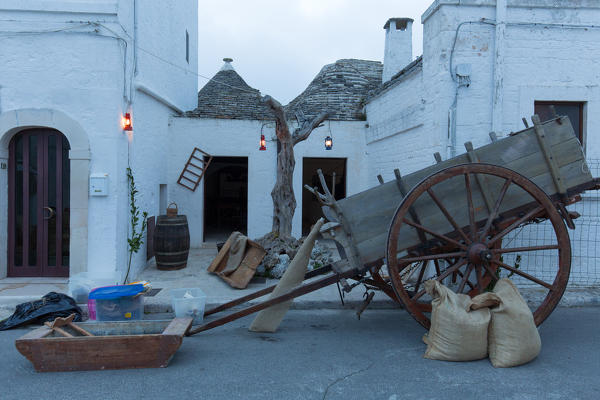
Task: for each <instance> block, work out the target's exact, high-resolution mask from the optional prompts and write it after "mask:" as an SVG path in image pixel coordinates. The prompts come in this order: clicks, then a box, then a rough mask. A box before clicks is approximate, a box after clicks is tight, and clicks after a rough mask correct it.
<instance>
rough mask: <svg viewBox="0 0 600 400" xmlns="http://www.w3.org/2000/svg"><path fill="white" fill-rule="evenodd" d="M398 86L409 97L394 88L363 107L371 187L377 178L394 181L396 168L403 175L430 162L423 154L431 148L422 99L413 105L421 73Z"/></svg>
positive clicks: (419, 92) (415, 72) (415, 71)
mask: <svg viewBox="0 0 600 400" xmlns="http://www.w3.org/2000/svg"><path fill="white" fill-rule="evenodd" d="M399 84H400V85H402V87H403V91H405V92H406V93H411V95H403V96H398V92H397V89H396V87H395V86H393V87H390V88H389V89H387V90H386V91H385V92H382V93H381V94H380V95H379V96H377V97H376V98H374V99H373V100H372V101H371V102H369V103H368V104H367V106H366V111H367V117H368V121H367V122H368V128H366V129H365V133H366V134H365V137H366V143H367V154H368V160H369V176H368V182H369V184H370V186H374V185H376V184H377V183H378V181H377V175H379V174H381V176H382V177H383V178H384V180H385V181H388V180H391V179H394V169H395V168H398V169H399V170H400V173H401V174H403V175H405V174H407V173H410V172H413V171H415V170H417V169H419V168H420V167H421V166H422V165H423V164H424V163H426V162H430V160H431V159H432V157H431V154H427V153H426V152H424V151H422V150H423V149H424V148H427V147H431V146H432V145H433V143H431V141H432V138H431V136H429V135H425V131H424V123H425V98H422V99H421V100H420V101H416V102H415V99H416V97H417V96H418V95H419V94H422V93H423V81H422V74H421V69H420V68H417V69H415V70H414V71H413V72H410V73H409V74H407V75H406V76H405V77H404V78H402V82H401V83H399Z"/></svg>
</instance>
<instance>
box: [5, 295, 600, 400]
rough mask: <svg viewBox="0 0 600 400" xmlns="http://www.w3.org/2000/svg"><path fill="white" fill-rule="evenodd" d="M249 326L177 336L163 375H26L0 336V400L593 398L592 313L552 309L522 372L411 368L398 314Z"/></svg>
mask: <svg viewBox="0 0 600 400" xmlns="http://www.w3.org/2000/svg"><path fill="white" fill-rule="evenodd" d="M251 320H252V319H251V318H246V319H243V320H241V321H236V322H234V323H232V324H229V325H228V326H225V327H220V328H216V329H214V330H212V331H208V332H204V333H201V334H198V335H196V336H194V337H190V338H185V340H184V343H183V345H182V347H181V348H180V349H179V351H178V352H177V353H176V355H175V357H174V358H173V360H172V361H171V364H170V365H169V367H168V368H166V369H145V370H125V371H91V372H73V373H36V372H35V371H34V370H33V368H32V366H31V364H30V363H29V361H27V360H26V359H25V358H24V357H22V356H21V355H20V354H19V353H18V352H17V350H16V349H15V347H14V342H13V341H14V339H16V338H17V337H19V336H21V335H22V334H23V333H24V332H26V331H27V330H25V329H21V330H13V331H7V332H0V348H1V350H0V351H1V354H2V360H3V362H2V364H1V366H0V382H2V388H1V389H0V398H1V399H4V400H9V399H20V400H22V399H78V400H83V399H324V398H326V399H385V400H389V399H470V398H473V399H488V398H491V399H566V398H568V399H598V398H600V381H599V379H598V377H599V375H598V371H600V335H598V331H600V309H599V308H593V307H590V308H571V309H567V308H561V309H558V310H556V311H555V312H554V313H553V314H552V315H551V316H550V318H549V319H548V320H547V321H546V322H545V323H544V325H543V326H542V328H541V336H542V352H541V354H540V356H539V357H538V358H537V359H536V360H535V361H533V362H532V363H530V364H527V365H525V366H521V367H517V368H512V369H494V368H493V367H492V366H491V364H490V363H489V361H488V360H487V359H486V360H481V361H477V362H469V363H449V362H439V361H431V360H425V359H423V358H422V356H423V353H424V351H425V345H424V344H423V343H422V342H421V336H422V335H423V333H424V330H423V329H421V328H420V327H419V326H417V324H416V323H415V322H414V321H413V320H412V319H411V318H410V317H409V316H408V315H407V314H406V313H405V312H404V311H402V310H367V311H366V312H365V314H364V315H363V317H362V319H361V320H360V321H357V319H356V317H355V316H354V313H353V311H351V310H329V311H300V310H293V311H291V312H290V313H288V315H287V316H286V319H285V320H284V323H283V325H282V329H281V330H280V331H279V332H277V333H275V334H256V333H251V332H248V331H247V326H248V325H249V323H250V322H251Z"/></svg>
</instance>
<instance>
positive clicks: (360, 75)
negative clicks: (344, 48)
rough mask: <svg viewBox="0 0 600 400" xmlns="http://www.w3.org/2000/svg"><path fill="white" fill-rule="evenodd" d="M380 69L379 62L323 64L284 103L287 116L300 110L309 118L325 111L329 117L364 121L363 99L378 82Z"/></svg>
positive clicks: (343, 61)
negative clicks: (309, 81) (319, 69)
mask: <svg viewBox="0 0 600 400" xmlns="http://www.w3.org/2000/svg"><path fill="white" fill-rule="evenodd" d="M382 71H383V64H382V63H381V62H379V61H368V60H356V59H342V60H338V61H336V62H335V63H333V64H328V65H325V66H324V67H323V68H322V69H321V71H320V72H319V73H318V74H317V76H316V77H315V78H314V79H313V81H312V82H311V83H310V84H309V85H308V87H307V88H306V89H305V90H304V92H302V93H301V94H300V95H299V96H298V97H296V98H295V99H294V100H292V101H291V102H290V103H289V104H288V105H287V106H286V112H287V114H288V117H292V116H293V115H294V114H296V113H299V112H301V113H303V114H304V116H305V117H306V118H312V117H315V116H317V115H318V114H320V113H321V112H323V111H327V112H328V113H329V118H328V119H331V120H350V121H352V120H364V119H365V116H364V114H363V112H362V108H363V106H364V101H365V99H366V97H367V95H368V94H369V92H371V91H373V90H375V89H377V88H378V87H379V86H380V85H381V73H382Z"/></svg>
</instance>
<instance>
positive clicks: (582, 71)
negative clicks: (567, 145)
mask: <svg viewBox="0 0 600 400" xmlns="http://www.w3.org/2000/svg"><path fill="white" fill-rule="evenodd" d="M499 1H502V0H499ZM504 3H506V1H504ZM501 4H502V3H501ZM482 18H486V19H487V22H491V23H483V22H482ZM496 21H499V22H502V21H504V26H503V27H500V28H499V27H497V26H496V24H495V22H496ZM598 21H600V4H598V2H596V1H591V0H581V1H577V2H572V1H566V0H556V1H554V0H552V1H550V0H523V1H516V0H509V1H508V4H507V8H506V9H505V10H499V11H498V12H497V9H496V1H495V0H460V1H459V0H437V1H435V2H434V3H433V4H432V5H431V7H430V8H429V9H428V10H427V11H426V12H425V13H424V14H423V16H422V22H423V24H424V29H423V32H424V33H423V37H424V39H423V40H424V45H423V49H424V50H423V53H424V54H423V70H422V72H420V73H419V74H420V77H412V78H405V79H404V81H402V82H400V83H399V84H397V85H396V86H394V87H393V88H391V89H390V90H389V91H387V92H384V93H383V94H380V95H379V96H377V97H375V98H374V99H372V100H371V101H370V102H369V103H368V104H367V107H366V109H367V122H368V123H369V125H370V126H380V125H384V126H385V125H386V124H389V121H401V120H403V119H404V117H403V115H405V114H406V110H409V109H411V107H417V106H418V105H419V104H423V105H424V111H423V125H422V127H419V128H418V132H419V134H413V135H410V134H409V132H411V131H410V130H409V131H408V132H406V133H400V134H396V135H394V134H395V133H396V132H398V131H400V130H401V128H400V126H401V122H396V123H392V124H391V127H390V129H388V130H387V134H388V136H386V137H385V138H384V139H383V140H379V141H374V142H369V140H368V138H369V130H367V151H368V152H369V155H370V158H369V160H370V161H369V163H370V169H371V170H372V171H373V172H379V173H381V172H384V175H385V173H387V174H388V176H389V173H390V171H389V168H390V167H389V166H391V165H394V164H402V165H407V166H408V168H407V172H411V171H412V170H415V169H418V168H422V167H425V166H427V165H430V164H432V163H433V162H434V161H433V157H432V153H434V152H436V151H439V152H440V153H441V154H442V156H443V157H444V158H446V154H452V149H450V151H446V150H447V146H448V145H449V144H451V140H450V139H449V135H448V133H449V109H450V107H451V105H452V103H453V101H454V97H455V93H456V84H455V82H453V80H452V78H451V75H450V73H449V71H450V69H449V68H450V58H451V57H452V64H453V65H454V67H456V65H459V64H470V66H471V71H472V72H471V76H470V79H471V83H470V85H469V86H468V87H466V86H463V87H460V88H459V89H458V98H457V113H456V145H457V146H456V148H455V149H454V152H455V153H456V154H461V153H463V152H464V147H463V143H464V142H466V141H472V142H473V144H474V146H475V147H477V146H480V145H482V144H486V143H489V141H490V139H489V136H488V135H489V133H490V132H491V131H496V132H497V134H499V136H503V135H507V134H508V133H510V132H511V131H518V130H521V129H523V124H522V122H521V117H527V118H528V119H529V118H530V116H531V115H532V114H533V111H534V101H536V100H554V101H580V102H585V103H586V106H585V112H584V114H585V115H584V119H585V124H584V125H585V126H584V130H585V138H584V146H585V148H586V153H587V156H588V158H593V159H597V158H599V156H600V137H599V136H598V135H596V134H594V132H595V131H596V130H598V127H599V126H600V113H599V112H598V111H599V107H600V103H599V98H600V87H599V86H598V83H599V82H600V70H599V69H598V68H597V67H596V63H595V60H598V59H600V28H599V27H598ZM459 24H462V25H461V27H460V31H459V34H458V36H457V39H456V44H455V47H454V50H452V47H453V42H454V39H455V36H456V32H457V27H458V26H459ZM497 40H503V43H502V44H501V45H497V43H498V42H497ZM498 51H499V52H500V53H501V54H500V56H498V55H497V54H496V52H498ZM497 60H500V61H499V62H497ZM419 80H420V81H421V82H422V83H421V84H422V87H421V90H415V89H416V88H417V85H416V83H415V82H416V81H419ZM423 100H424V103H423ZM384 110H385V111H384ZM411 125H412V124H411ZM415 130H417V129H415ZM390 147H393V148H399V149H408V151H405V152H402V153H398V154H394V152H388V153H386V152H385V151H384V150H383V149H389V148H390ZM414 151H417V152H418V153H419V154H420V155H422V157H421V156H415V155H414ZM371 154H376V156H374V157H371ZM373 160H375V161H373ZM383 169H385V171H382V170H383ZM401 171H402V172H403V173H405V172H404V171H403V168H401ZM586 196H593V194H590V195H587V194H586Z"/></svg>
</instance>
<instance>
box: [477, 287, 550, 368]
mask: <svg viewBox="0 0 600 400" xmlns="http://www.w3.org/2000/svg"><path fill="white" fill-rule="evenodd" d="M494 293H495V294H496V295H498V297H499V298H500V300H501V303H500V305H498V307H495V308H493V309H492V310H491V312H492V320H491V322H490V327H489V336H488V341H489V343H488V351H489V355H490V361H491V362H492V365H493V366H494V367H496V368H498V367H515V366H517V365H521V364H525V363H528V362H529V361H531V360H533V359H534V358H536V357H537V355H538V354H539V353H540V350H541V349H542V341H541V339H540V334H539V332H538V330H537V327H536V326H535V322H534V320H533V314H532V313H531V310H530V309H529V307H528V306H527V303H526V302H525V300H524V299H523V297H521V294H520V293H519V291H518V290H517V288H516V287H515V285H514V284H513V283H512V282H511V281H510V280H509V279H501V280H499V281H498V283H496V286H495V287H494Z"/></svg>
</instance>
